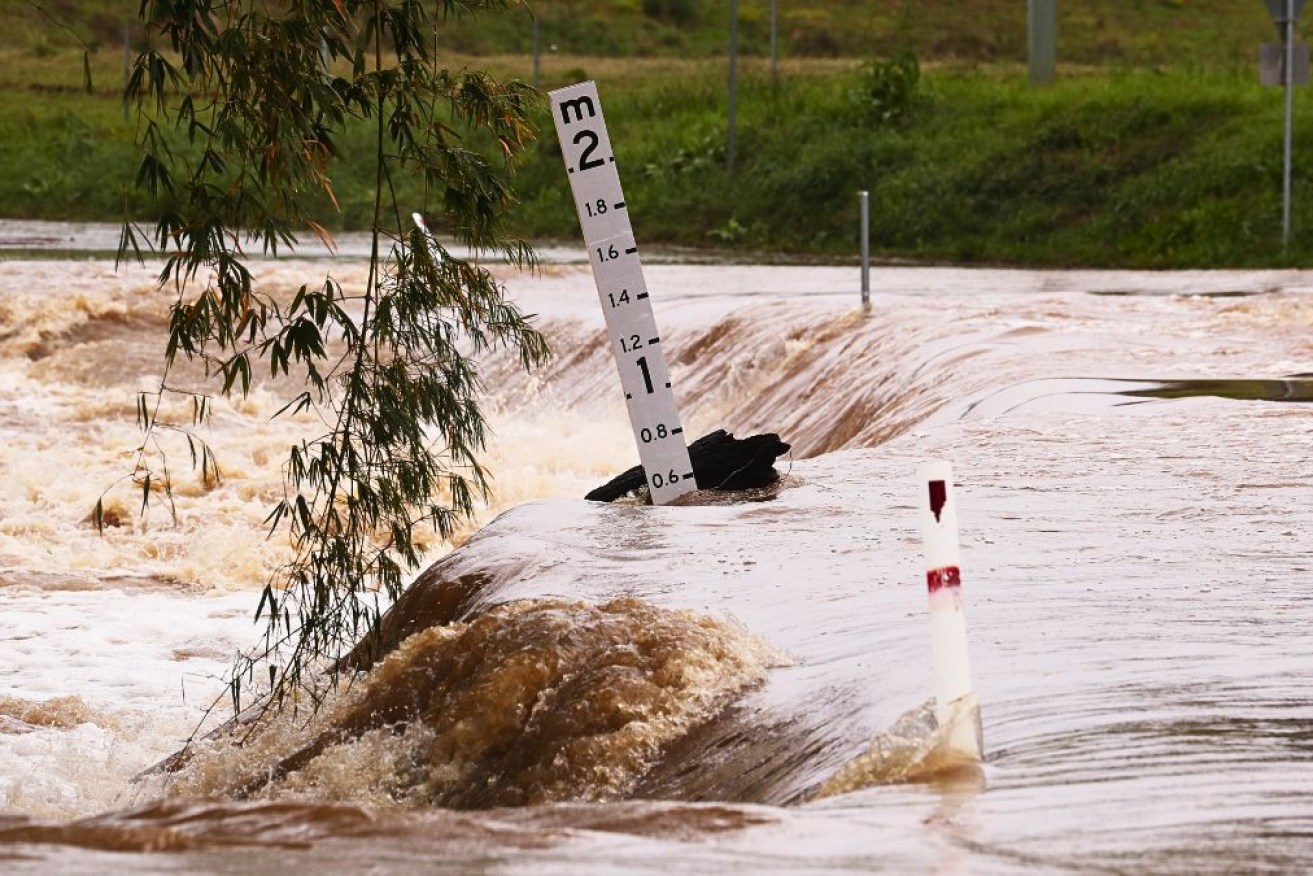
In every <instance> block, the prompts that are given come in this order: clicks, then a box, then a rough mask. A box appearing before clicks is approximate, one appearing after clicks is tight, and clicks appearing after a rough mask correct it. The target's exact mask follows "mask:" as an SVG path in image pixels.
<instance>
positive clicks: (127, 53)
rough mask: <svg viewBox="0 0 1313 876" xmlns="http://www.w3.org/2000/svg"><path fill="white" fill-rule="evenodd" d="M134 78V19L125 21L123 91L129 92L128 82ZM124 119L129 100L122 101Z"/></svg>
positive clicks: (126, 114) (126, 118)
mask: <svg viewBox="0 0 1313 876" xmlns="http://www.w3.org/2000/svg"><path fill="white" fill-rule="evenodd" d="M131 78H132V19H128V20H127V21H125V22H123V93H124V94H127V92H128V82H129V81H131ZM122 104H123V121H125V122H126V121H127V120H128V102H127V101H126V100H125V101H122Z"/></svg>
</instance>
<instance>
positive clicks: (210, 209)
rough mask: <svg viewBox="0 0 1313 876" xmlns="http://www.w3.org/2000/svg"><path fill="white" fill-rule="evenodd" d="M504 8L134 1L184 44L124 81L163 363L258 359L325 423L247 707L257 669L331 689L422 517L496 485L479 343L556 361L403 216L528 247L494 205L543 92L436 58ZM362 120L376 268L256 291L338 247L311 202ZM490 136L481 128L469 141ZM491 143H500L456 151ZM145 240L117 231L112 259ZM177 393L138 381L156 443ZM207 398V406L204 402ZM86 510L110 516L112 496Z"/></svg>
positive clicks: (291, 684) (314, 690)
mask: <svg viewBox="0 0 1313 876" xmlns="http://www.w3.org/2000/svg"><path fill="white" fill-rule="evenodd" d="M506 5H507V4H506V3H504V2H494V0H484V2H472V3H458V2H455V0H437V2H436V3H435V2H433V0H429V2H420V0H304V2H298V3H295V4H265V3H262V2H257V0H167V2H165V0H148V2H146V3H145V4H144V5H143V17H144V19H145V22H146V24H147V26H148V27H151V28H153V29H154V30H155V31H156V32H157V33H159V34H161V35H163V36H164V37H165V38H166V39H167V41H168V43H169V45H170V46H171V47H172V52H171V53H168V54H167V55H166V54H163V53H158V52H153V51H147V52H144V53H143V54H142V55H141V56H140V57H139V58H138V59H137V62H136V64H135V65H134V68H133V71H132V74H131V77H130V79H129V82H128V86H127V99H128V100H129V101H130V102H131V103H132V104H133V105H135V106H136V107H137V108H138V113H139V118H140V129H139V130H140V131H141V134H140V136H139V137H138V144H137V145H138V149H139V150H140V160H139V164H138V171H137V176H136V183H137V185H138V186H139V187H140V188H142V189H144V190H146V191H147V192H149V193H151V194H152V196H154V197H155V198H157V202H158V204H159V209H158V215H157V216H156V218H155V231H154V234H153V239H154V241H155V243H156V245H157V246H158V247H159V248H160V249H161V250H163V251H165V252H166V253H167V255H166V257H165V261H164V263H163V267H162V269H161V272H160V275H159V283H160V285H161V287H167V288H169V289H171V290H173V291H174V292H176V294H177V299H176V301H175V303H174V304H173V307H172V311H171V315H170V320H169V336H168V340H167V343H166V346H165V361H166V368H169V367H171V366H172V365H173V363H174V360H175V357H176V356H178V355H182V356H183V357H184V358H185V359H187V360H192V361H196V362H199V363H200V364H201V365H203V366H204V372H205V373H206V374H207V375H209V376H210V377H211V378H213V379H214V381H215V382H216V383H217V385H218V392H220V393H222V394H224V395H231V394H237V393H240V394H245V393H247V392H249V391H250V390H251V388H252V386H253V385H254V384H255V382H256V381H257V380H258V379H262V376H263V375H264V374H266V373H267V374H268V375H269V378H268V379H270V380H275V381H279V382H289V383H292V384H293V386H294V389H293V390H292V392H291V393H290V395H291V398H290V400H289V401H288V402H287V403H286V404H285V405H284V406H283V408H282V409H281V411H280V412H279V415H280V416H298V415H300V416H303V417H304V418H305V419H306V421H307V422H309V423H311V424H320V425H321V427H322V430H323V431H322V432H320V433H319V434H317V435H316V436H314V437H312V438H307V439H306V440H304V441H302V442H300V443H299V444H297V445H296V446H294V447H293V448H292V449H291V451H290V453H289V456H288V459H287V462H286V465H285V466H284V477H285V480H284V495H283V497H282V498H281V499H280V500H279V501H278V502H277V503H276V504H275V506H274V507H273V509H272V510H271V511H270V513H269V515H268V517H267V518H266V520H265V524H266V525H267V526H268V527H269V532H270V534H271V535H278V534H282V535H284V536H285V537H287V538H288V539H289V541H290V544H291V546H292V548H293V549H294V559H293V560H292V561H291V562H290V563H289V564H288V565H287V566H286V567H284V568H283V569H281V570H279V572H278V573H277V575H276V577H275V579H274V580H273V581H271V582H269V585H268V586H266V587H265V589H264V591H263V592H262V594H261V598H260V602H259V605H258V606H257V608H256V618H257V620H258V621H260V622H263V623H264V624H265V633H264V638H263V643H262V645H261V646H260V647H259V648H258V649H256V650H255V651H254V652H253V653H251V654H249V655H246V656H244V657H243V658H242V659H241V661H239V663H238V665H237V666H236V667H235V668H234V674H233V678H232V682H231V686H230V694H231V696H232V698H233V703H234V706H235V707H240V703H241V696H242V693H243V691H246V692H247V693H248V694H249V692H250V691H251V690H253V689H258V688H259V687H260V686H261V685H262V684H264V683H265V679H267V680H268V684H269V685H270V687H271V688H272V694H273V697H272V702H275V703H278V704H282V703H284V702H304V701H305V700H304V699H299V698H298V696H295V695H294V694H296V693H297V692H298V691H305V692H307V693H308V694H309V702H310V703H312V704H317V703H318V702H319V698H320V696H321V695H322V693H323V692H324V690H326V688H327V686H329V685H331V684H332V683H333V682H334V681H335V673H336V672H337V669H336V668H335V667H337V666H338V665H339V662H338V661H339V658H340V657H341V656H342V655H343V654H345V653H346V652H347V650H349V649H350V648H351V647H353V646H354V645H355V644H356V641H357V640H358V639H360V638H361V637H362V636H367V634H371V633H373V632H374V631H375V628H376V626H377V624H378V621H379V618H380V616H381V611H380V606H381V605H384V604H386V603H387V602H390V601H391V600H393V599H395V598H396V597H397V596H398V595H399V594H400V592H401V588H402V586H403V583H404V577H405V575H406V573H407V571H408V570H410V569H413V568H414V567H415V565H416V564H417V563H418V562H420V560H421V558H422V550H421V547H420V545H421V543H422V539H420V538H419V535H420V530H421V529H429V530H435V531H436V532H437V533H438V534H440V535H441V536H443V537H448V536H450V535H451V534H452V533H453V532H454V531H455V527H456V526H458V525H459V524H460V523H461V522H462V521H463V520H465V519H467V518H468V517H469V516H470V515H471V514H472V513H473V511H474V508H475V505H476V503H477V502H478V501H479V500H480V499H481V498H482V497H485V496H486V495H487V491H488V489H489V481H488V475H487V472H486V471H485V470H484V469H483V467H482V466H481V465H480V464H479V461H478V457H479V455H480V454H481V453H482V452H483V449H484V441H485V436H486V424H485V421H484V418H483V415H482V412H481V410H480V407H479V404H478V394H479V392H480V390H481V385H480V380H479V375H478V371H477V368H476V362H477V361H478V359H479V357H480V356H481V355H483V354H484V353H486V352H487V351H489V350H492V349H497V348H507V349H512V350H515V351H517V352H518V354H519V357H520V359H521V361H522V362H523V363H524V365H525V367H526V368H530V367H533V366H534V365H536V364H538V363H540V362H541V361H543V360H544V359H545V357H546V356H547V348H546V345H545V342H544V340H543V338H542V336H541V335H539V334H538V333H537V332H536V331H535V330H534V329H533V327H532V325H531V324H530V322H529V319H528V318H527V317H525V316H524V315H523V314H522V313H520V311H519V310H518V309H517V308H516V307H515V306H514V305H512V304H511V303H509V302H508V301H507V300H506V299H505V296H504V294H503V290H502V289H501V287H500V286H499V284H498V283H497V281H496V280H495V278H494V277H493V276H492V275H491V274H490V273H489V272H488V270H487V269H486V268H484V267H483V266H481V265H478V264H474V263H471V262H467V261H464V260H462V259H459V258H457V257H455V256H454V255H453V254H452V253H450V252H448V251H446V250H443V249H442V248H441V247H440V246H438V245H437V243H436V242H435V241H433V240H432V239H430V238H428V237H427V236H426V235H423V234H421V233H419V232H417V231H415V230H414V229H412V228H411V227H410V223H409V221H408V217H409V216H410V215H411V213H412V211H413V210H415V209H417V208H418V209H423V210H424V211H426V212H429V213H433V214H436V215H439V216H441V218H442V220H443V222H444V225H445V226H446V227H449V228H453V229H455V233H456V235H457V237H458V239H460V241H461V242H463V243H465V244H468V245H470V246H472V247H475V248H477V249H483V250H493V251H500V252H502V253H504V254H506V255H507V256H508V257H509V258H511V259H512V260H513V261H515V263H516V264H522V265H523V264H531V263H532V257H533V256H532V251H531V250H530V249H529V248H528V247H527V246H526V245H525V244H523V243H520V242H518V241H512V240H507V239H506V238H505V236H504V234H503V232H502V228H501V218H502V216H503V214H504V213H505V211H506V210H507V209H508V208H509V207H510V206H511V205H512V203H513V200H514V199H513V197H512V193H511V189H510V186H509V183H508V182H507V176H508V174H509V173H510V172H512V171H513V169H514V166H515V162H516V160H517V159H518V157H519V155H520V154H521V153H522V152H523V151H524V150H525V149H526V147H527V146H528V145H529V144H530V142H531V141H532V139H533V137H534V133H535V132H534V130H533V128H532V126H531V124H530V122H529V110H530V108H531V103H532V100H533V99H534V93H533V92H532V91H531V90H530V89H528V88H527V87H526V86H523V85H520V84H517V83H511V84H500V83H497V82H495V81H494V80H492V79H491V78H489V77H488V76H486V75H484V74H481V73H476V72H469V71H462V72H459V73H453V72H451V71H448V70H446V69H442V68H441V67H440V66H438V64H437V62H436V59H435V58H434V56H433V29H434V27H435V21H436V20H437V19H438V18H443V17H446V16H448V15H452V14H456V13H457V12H459V11H461V10H462V9H463V8H466V7H476V8H485V9H493V8H503V7H505V6H506ZM435 16H436V18H435ZM365 124H368V125H370V126H372V129H373V130H374V131H375V132H376V133H375V140H374V143H373V154H372V155H370V156H369V160H370V161H372V162H374V165H375V167H376V171H377V172H376V178H377V181H378V182H377V186H376V190H375V192H374V198H375V201H374V215H375V222H374V227H373V246H372V253H373V255H372V257H371V260H370V261H371V264H370V271H369V274H368V279H367V280H366V281H365V282H364V283H363V285H361V286H360V287H358V288H344V287H343V286H342V285H341V284H340V283H339V282H338V281H336V280H335V279H333V278H332V277H325V278H324V279H323V280H322V281H317V282H314V283H306V284H305V285H303V286H301V287H300V289H299V290H298V291H297V292H296V294H295V295H294V296H292V297H291V300H290V302H289V301H286V300H285V299H284V300H282V301H280V300H278V299H277V297H276V296H273V295H271V294H268V293H266V292H264V291H262V290H261V289H260V287H259V284H258V282H257V281H256V279H255V276H254V274H253V272H252V269H251V267H250V265H249V255H248V253H250V252H264V253H269V254H275V253H277V252H279V251H280V250H281V249H284V248H286V247H288V246H291V245H293V244H295V242H296V241H297V240H298V239H299V237H300V236H301V235H303V234H305V233H306V232H309V233H310V234H312V235H314V236H316V237H318V238H319V239H321V240H323V241H325V242H329V243H331V237H330V235H329V234H328V232H327V230H326V229H325V228H323V227H322V226H321V225H319V224H317V223H316V222H315V221H314V220H313V219H312V218H311V211H312V207H313V205H314V200H313V199H315V198H318V199H320V201H321V202H322V199H323V198H325V197H327V198H328V200H329V201H330V202H332V203H336V199H335V196H334V193H333V187H332V174H331V168H332V162H333V161H335V160H337V159H338V154H337V149H336V143H337V142H339V140H340V139H341V136H342V134H343V133H344V131H345V130H346V129H347V128H348V127H357V128H358V127H359V126H361V125H365ZM480 132H482V133H484V134H486V135H490V137H488V136H485V137H473V136H470V135H472V134H477V133H480ZM487 140H490V141H491V142H494V143H495V144H496V148H495V151H494V153H493V154H492V155H484V154H482V153H481V152H479V151H478V150H477V149H474V148H472V147H470V146H469V145H465V144H467V142H469V141H475V142H478V141H487ZM399 174H407V175H413V176H415V177H417V178H420V179H423V180H425V181H426V183H427V187H428V191H429V192H430V197H429V202H428V203H424V204H417V205H416V204H405V205H402V204H399V203H397V202H396V199H395V195H394V189H393V187H392V185H391V180H392V179H393V178H395V177H396V176H397V175H399ZM403 217H406V219H405V220H403ZM145 239H147V236H146V235H144V234H143V232H141V231H140V230H139V229H138V228H137V227H136V226H135V225H134V224H132V223H131V222H129V223H126V224H125V228H124V232H123V237H122V240H123V244H122V246H121V247H120V257H121V258H123V257H127V256H129V255H131V254H134V253H137V252H139V250H140V243H141V242H143V241H144V240H145ZM261 362H264V363H265V367H260V368H257V367H256V365H257V364H258V363H261ZM266 369H267V370H266ZM167 373H168V372H167V371H166V381H167ZM257 375H259V376H257ZM298 383H299V386H297V384H298ZM173 391H174V390H172V389H169V388H167V384H162V386H161V389H160V391H159V392H158V393H156V394H155V395H154V396H153V402H154V403H153V404H149V403H148V402H147V401H146V400H145V399H146V397H145V396H143V401H142V402H141V405H140V407H139V411H138V415H139V420H140V421H141V423H142V425H143V428H144V429H145V431H146V434H147V440H146V442H143V447H145V446H147V444H149V443H150V442H152V441H154V440H155V436H156V435H157V434H158V433H159V432H160V431H161V430H167V429H169V428H173V427H171V426H170V425H169V424H168V423H167V422H166V421H165V420H163V419H161V417H160V413H159V410H160V409H159V401H160V399H161V398H162V397H163V396H164V395H165V394H166V393H171V392H173ZM198 397H199V398H202V399H203V400H202V401H200V402H198V403H197V406H196V410H197V411H198V412H199V414H200V419H203V418H204V417H203V415H204V414H205V413H206V412H208V410H209V409H210V408H211V407H212V405H211V404H210V402H209V401H208V399H207V398H206V397H204V396H198ZM307 415H308V416H307ZM187 440H188V446H189V448H190V451H191V454H192V457H193V462H194V463H196V462H199V464H200V466H201V468H202V475H203V476H208V475H207V473H208V472H211V471H212V472H213V473H214V476H215V477H216V478H217V476H218V469H217V466H215V463H214V458H213V456H212V454H211V453H210V452H209V449H208V448H207V447H205V446H204V445H203V443H196V442H197V441H198V440H199V439H195V438H194V436H193V434H192V433H191V432H190V431H188V432H187ZM143 470H144V472H145V473H144V474H141V475H139V476H138V477H137V479H136V482H137V483H138V485H139V486H141V487H142V490H143V501H144V502H146V501H148V500H149V498H150V496H151V495H152V493H153V492H155V491H159V490H163V491H164V492H165V493H166V494H167V495H170V496H171V493H170V492H169V491H168V481H167V478H163V477H162V474H163V473H162V472H161V473H156V472H155V471H154V470H153V469H150V468H149V467H148V466H147V467H146V468H145V469H143ZM161 485H162V486H161ZM93 517H94V518H95V519H96V520H97V521H98V524H97V525H101V524H100V523H99V521H101V520H103V518H104V510H103V507H102V506H101V505H100V504H98V505H97V510H96V512H95V513H94V514H93ZM373 638H375V639H376V636H375V637H373ZM257 668H259V669H260V671H259V672H257V671H256V670H257ZM243 680H245V681H244V682H243ZM243 683H244V684H245V687H243Z"/></svg>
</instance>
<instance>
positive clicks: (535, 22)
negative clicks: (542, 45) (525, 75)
mask: <svg viewBox="0 0 1313 876" xmlns="http://www.w3.org/2000/svg"><path fill="white" fill-rule="evenodd" d="M529 14H530V15H532V16H533V87H534V88H537V87H538V57H539V49H538V46H539V43H538V15H537V13H535V12H532V11H530V13H529Z"/></svg>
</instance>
